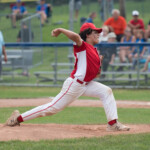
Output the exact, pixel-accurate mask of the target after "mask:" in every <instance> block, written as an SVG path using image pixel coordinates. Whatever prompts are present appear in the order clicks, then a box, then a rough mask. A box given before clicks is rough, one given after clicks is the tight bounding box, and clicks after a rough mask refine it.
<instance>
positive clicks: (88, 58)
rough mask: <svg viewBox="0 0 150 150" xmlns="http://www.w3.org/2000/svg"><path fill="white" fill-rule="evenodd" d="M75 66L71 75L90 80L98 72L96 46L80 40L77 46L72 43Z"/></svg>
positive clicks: (98, 59) (99, 64) (99, 62)
mask: <svg viewBox="0 0 150 150" xmlns="http://www.w3.org/2000/svg"><path fill="white" fill-rule="evenodd" d="M74 56H75V66H74V70H73V71H72V73H71V77H72V78H74V77H76V78H77V79H79V80H81V81H84V82H90V81H91V80H93V79H94V78H95V77H96V76H97V74H98V73H99V70H100V67H101V61H100V58H99V54H98V51H97V49H96V48H94V47H93V46H92V45H90V44H88V43H86V42H84V41H83V42H82V45H81V46H80V47H78V46H77V45H74Z"/></svg>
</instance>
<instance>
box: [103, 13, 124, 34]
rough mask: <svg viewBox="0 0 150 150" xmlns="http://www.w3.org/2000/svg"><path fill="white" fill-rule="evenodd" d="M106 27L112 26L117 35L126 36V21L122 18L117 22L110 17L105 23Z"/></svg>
mask: <svg viewBox="0 0 150 150" xmlns="http://www.w3.org/2000/svg"><path fill="white" fill-rule="evenodd" d="M104 25H107V26H111V27H112V28H113V29H114V32H115V34H117V35H118V34H124V30H125V28H126V20H125V19H124V18H123V17H122V16H119V17H118V19H117V20H115V19H114V18H113V17H110V18H108V19H107V20H106V21H105V22H104Z"/></svg>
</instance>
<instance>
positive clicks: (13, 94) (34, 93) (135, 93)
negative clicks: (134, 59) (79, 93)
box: [0, 86, 150, 101]
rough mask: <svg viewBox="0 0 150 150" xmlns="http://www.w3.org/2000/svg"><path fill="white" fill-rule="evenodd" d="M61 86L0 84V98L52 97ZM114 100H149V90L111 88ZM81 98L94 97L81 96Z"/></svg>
mask: <svg viewBox="0 0 150 150" xmlns="http://www.w3.org/2000/svg"><path fill="white" fill-rule="evenodd" d="M60 90H61V88H54V87H6V86H0V98H42V97H50V96H52V97H54V96H56V95H57V94H58V93H59V92H60ZM113 92H114V95H115V98H116V100H140V101H149V97H150V92H149V90H148V89H144V90H143V89H139V90H137V89H132V90H131V89H129V90H127V89H113ZM81 99H95V98H91V97H81Z"/></svg>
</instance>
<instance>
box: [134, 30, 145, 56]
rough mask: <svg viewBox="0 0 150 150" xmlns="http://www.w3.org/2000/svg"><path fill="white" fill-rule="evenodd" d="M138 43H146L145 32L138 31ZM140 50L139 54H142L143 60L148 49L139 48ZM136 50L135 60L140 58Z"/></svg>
mask: <svg viewBox="0 0 150 150" xmlns="http://www.w3.org/2000/svg"><path fill="white" fill-rule="evenodd" d="M136 42H137V43H142V42H145V39H144V32H143V31H138V33H137V37H136ZM137 48H139V50H140V51H139V53H140V57H141V58H142V57H143V55H144V53H145V51H146V47H143V46H140V47H137ZM137 48H135V49H134V51H133V56H134V58H137V57H138V49H137Z"/></svg>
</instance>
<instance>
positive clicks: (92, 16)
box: [85, 12, 96, 23]
mask: <svg viewBox="0 0 150 150" xmlns="http://www.w3.org/2000/svg"><path fill="white" fill-rule="evenodd" d="M95 18H96V12H92V13H91V14H90V15H89V18H87V20H86V21H85V22H86V23H94V22H93V20H94V19H95Z"/></svg>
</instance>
